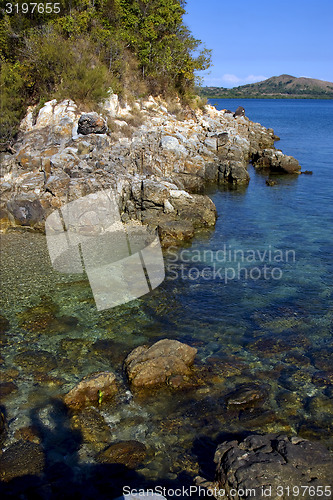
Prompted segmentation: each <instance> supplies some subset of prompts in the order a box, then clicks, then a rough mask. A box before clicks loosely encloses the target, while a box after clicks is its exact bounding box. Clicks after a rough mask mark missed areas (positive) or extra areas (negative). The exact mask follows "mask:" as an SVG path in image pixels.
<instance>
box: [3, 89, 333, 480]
mask: <svg viewBox="0 0 333 500" xmlns="http://www.w3.org/2000/svg"><path fill="white" fill-rule="evenodd" d="M212 103H217V107H218V109H222V108H229V109H231V110H235V109H236V108H237V106H238V105H242V106H244V107H245V110H246V115H247V116H248V117H249V118H250V119H252V120H254V121H258V122H260V123H261V124H263V125H265V126H267V127H271V128H273V129H274V131H275V133H276V134H277V135H279V136H280V137H281V141H280V142H278V143H277V144H276V146H277V147H278V148H281V149H282V150H283V151H284V152H285V153H287V154H291V155H293V156H295V157H296V158H297V159H298V160H299V161H300V164H301V165H302V170H312V171H313V175H312V176H311V175H301V176H298V175H297V176H279V175H277V176H274V179H275V180H277V184H276V185H275V186H270V187H269V186H267V185H266V184H265V180H266V179H267V175H266V174H265V175H264V174H260V173H257V172H255V170H254V169H253V167H251V166H250V167H249V172H250V176H251V181H250V184H249V186H248V187H247V188H245V189H238V190H230V189H221V190H213V191H211V192H209V194H210V196H211V197H212V199H213V201H214V203H215V204H216V207H217V211H218V220H217V224H216V228H215V230H212V231H207V232H203V233H202V234H200V235H198V237H197V238H196V239H195V240H194V241H193V244H192V245H190V246H188V247H186V248H183V249H178V250H175V249H171V250H169V251H168V252H166V255H165V264H166V272H167V276H166V279H165V281H164V283H163V284H162V285H161V286H160V287H159V288H157V289H156V290H154V291H153V292H152V293H151V294H149V295H147V296H145V297H142V298H140V299H138V300H136V301H133V302H132V303H130V304H128V305H124V306H119V307H117V308H114V309H112V310H108V311H104V312H100V313H99V312H97V310H96V308H95V305H94V301H93V297H92V294H91V291H90V288H89V283H88V281H87V280H85V279H84V277H82V276H80V275H75V276H68V275H61V274H58V273H56V272H54V271H53V270H52V268H51V266H50V262H49V258H48V255H47V249H46V243H45V237H44V236H42V235H34V234H31V233H25V234H22V233H19V234H17V233H11V234H7V235H2V236H1V243H2V289H3V290H4V293H3V297H2V303H1V306H2V314H3V315H4V316H5V317H6V318H7V319H8V320H9V321H10V325H11V327H10V330H9V332H7V344H6V345H4V347H3V349H2V356H3V358H4V364H3V365H2V367H3V372H4V373H8V371H9V370H10V369H13V368H15V369H16V368H18V373H17V374H16V376H15V377H14V381H15V384H16V385H17V390H16V391H14V392H12V393H11V394H9V395H8V396H7V397H6V398H5V399H4V400H3V404H5V406H6V409H7V412H8V415H9V418H10V419H12V420H11V426H10V429H11V436H12V439H14V433H15V431H16V430H17V429H19V428H20V427H23V426H26V425H28V424H29V412H30V410H31V408H33V407H34V406H38V407H41V406H43V405H47V402H48V400H49V398H50V397H52V396H57V395H59V394H62V393H64V392H66V391H67V390H68V389H69V388H70V387H72V385H73V383H74V382H77V381H78V380H80V379H81V378H82V377H83V376H84V375H86V374H88V373H91V372H94V371H97V370H104V369H113V370H115V371H116V373H117V375H118V377H119V379H122V378H123V373H122V362H123V360H124V358H125V356H126V355H127V354H128V353H129V352H130V351H131V349H133V347H135V346H137V345H141V344H144V343H152V342H153V341H156V340H158V339H161V338H165V337H168V338H175V339H178V340H180V341H184V342H187V343H189V344H191V345H195V346H196V347H197V349H198V355H197V358H198V361H199V362H201V363H202V367H201V368H202V369H203V372H204V374H205V375H204V380H205V383H204V384H203V385H202V386H201V387H200V388H198V389H195V390H193V391H188V392H178V393H169V392H166V393H163V394H162V393H161V394H160V395H159V394H154V393H153V394H151V395H150V396H148V397H147V398H146V399H145V398H143V399H142V398H137V397H134V398H132V397H131V396H130V395H129V394H126V393H125V392H123V393H122V396H121V397H120V399H119V401H118V402H117V404H115V405H113V406H106V407H105V408H102V410H101V411H103V415H104V417H105V418H106V419H107V421H108V422H109V424H110V426H111V428H112V432H113V438H114V441H117V440H123V439H137V440H139V441H142V442H145V443H146V444H147V446H148V447H149V449H151V450H152V455H151V456H152V457H153V458H150V459H149V460H147V462H146V463H145V464H144V465H143V466H142V467H141V468H140V472H141V473H142V474H143V475H144V476H145V477H146V478H148V479H154V480H156V478H162V479H170V480H175V479H176V478H177V477H178V479H179V474H180V473H181V472H182V471H184V470H185V471H187V472H188V473H189V474H192V476H193V475H195V473H197V472H198V456H197V451H196V448H197V445H196V443H197V442H198V439H200V437H201V436H207V437H209V438H210V439H215V438H216V436H218V435H219V434H220V433H221V432H242V431H250V432H254V431H262V432H267V431H285V432H288V433H300V434H301V435H304V436H306V437H310V438H311V439H320V440H322V441H323V442H325V443H326V444H327V445H328V446H331V447H332V433H331V431H332V429H331V422H332V411H333V400H332V396H333V394H332V393H333V391H332V385H330V384H329V383H326V382H325V383H324V382H322V378H321V379H320V377H326V379H327V378H329V376H331V380H332V368H331V366H332V361H333V359H332V358H333V338H332V332H333V328H332V325H333V308H332V276H333V255H332V228H333V209H332V201H331V200H332V192H333V174H332V169H333V165H332V157H333V155H332V153H333V127H332V111H333V102H332V101H317V100H304V101H303V100H233V99H232V100H230V99H228V100H221V99H214V100H212ZM235 251H236V254H235ZM238 266H240V268H241V269H239V268H238ZM238 274H239V276H238ZM38 304H43V307H44V309H43V312H42V313H41V318H39V319H38V321H36V325H35V324H34V323H33V317H34V315H35V313H36V310H32V311H30V313H29V312H28V313H27V310H28V308H30V307H33V306H36V305H38ZM37 312H38V311H37ZM39 312H40V311H39ZM29 314H30V315H29ZM43 314H44V316H45V314H46V319H45V317H44V316H43ZM50 317H51V319H50ZM52 318H53V319H52ZM73 318H74V319H73ZM29 322H30V323H29ZM71 339H78V340H77V341H75V340H71ZM100 340H107V341H108V342H109V343H104V344H103V343H98V341H100ZM27 349H29V350H31V349H32V350H40V349H42V350H44V351H47V352H49V353H51V354H53V355H54V357H55V359H56V366H55V367H53V368H52V370H50V376H52V377H53V379H52V380H51V379H48V380H45V379H43V378H42V377H40V376H39V377H38V376H36V374H34V373H31V372H29V369H27V368H24V366H23V367H22V365H19V364H18V362H17V358H15V356H16V355H17V354H18V353H21V352H25V351H26V350H27ZM227 363H229V365H230V366H229V365H228V368H225V366H227V365H226V364H227ZM46 369H47V364H46V367H45V370H46ZM316 374H317V375H318V374H319V375H320V377H319V379H318V377H317V379H316ZM7 378H8V377H7ZM318 380H319V381H318ZM124 383H125V382H124ZM244 383H246V384H253V383H255V384H257V386H259V387H260V388H261V389H262V390H263V392H264V393H265V394H266V396H265V402H264V404H263V407H262V408H261V410H262V413H260V414H257V413H254V414H251V412H249V414H247V413H246V412H241V413H240V414H237V415H232V416H230V414H229V413H228V412H227V411H226V409H225V405H224V396H225V395H226V394H228V393H229V392H230V391H231V390H234V389H235V388H236V387H238V386H239V385H240V384H244ZM166 415H167V416H166ZM80 453H81V454H80V460H81V461H82V462H87V461H88V462H89V461H92V460H93V453H91V452H90V451H89V449H87V450H86V449H85V448H84V447H82V449H81V452H80Z"/></svg>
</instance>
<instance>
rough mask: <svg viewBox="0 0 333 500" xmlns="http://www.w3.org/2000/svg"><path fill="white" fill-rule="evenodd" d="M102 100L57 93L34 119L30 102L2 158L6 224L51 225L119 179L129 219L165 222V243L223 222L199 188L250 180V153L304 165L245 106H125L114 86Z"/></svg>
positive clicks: (284, 168)
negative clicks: (67, 206) (72, 204)
mask: <svg viewBox="0 0 333 500" xmlns="http://www.w3.org/2000/svg"><path fill="white" fill-rule="evenodd" d="M103 107H104V109H103V116H102V115H99V114H97V113H84V112H83V111H82V110H81V111H79V109H78V107H77V106H76V105H75V103H74V102H72V101H70V100H66V101H63V102H60V103H57V101H56V100H53V101H50V102H47V103H46V104H45V105H44V107H43V108H42V109H40V111H39V112H38V115H37V117H35V119H34V115H35V111H34V110H33V109H29V111H28V113H27V115H26V117H25V119H24V120H23V121H22V123H21V132H20V134H19V139H18V141H17V142H16V144H15V145H14V150H12V151H11V153H12V154H6V155H3V158H2V160H3V161H2V167H1V175H2V181H3V182H2V186H1V206H0V209H1V228H2V230H3V231H8V230H9V229H10V228H12V227H17V226H24V227H30V228H33V229H36V230H43V229H44V222H45V219H46V217H47V216H48V215H49V214H50V213H51V212H52V211H53V210H55V209H56V208H58V207H60V206H61V205H62V204H64V203H66V202H68V201H72V200H75V199H77V198H79V197H81V196H84V195H87V194H89V193H93V192H96V191H98V190H100V189H107V188H112V189H113V190H114V192H116V193H117V201H118V205H119V209H120V213H121V214H122V219H123V221H124V222H126V221H128V220H130V219H132V220H133V219H134V220H137V221H140V222H142V223H143V224H148V226H150V227H151V228H152V229H156V228H158V230H159V234H160V237H161V239H162V242H163V244H164V245H165V246H166V245H168V244H172V243H173V242H174V241H175V240H187V239H191V237H193V235H194V233H195V231H196V229H199V228H202V227H209V226H214V224H215V220H216V210H215V206H214V204H213V203H212V201H211V200H210V199H209V198H208V197H207V196H205V195H204V194H200V193H202V192H203V188H204V186H205V184H206V183H215V184H217V183H218V184H226V183H227V184H228V183H230V184H235V185H239V184H247V183H248V182H249V180H250V177H249V174H248V172H247V166H248V164H249V162H252V163H253V164H254V165H255V166H256V167H257V168H260V169H266V170H267V171H277V172H282V173H283V172H285V173H289V174H290V173H298V172H299V170H300V166H299V164H298V161H297V160H295V158H293V157H291V156H286V155H284V154H283V153H282V152H281V151H279V150H277V149H275V147H274V142H275V141H276V140H278V137H276V136H275V135H274V132H273V130H272V129H266V128H265V127H263V126H261V125H260V124H258V123H253V122H251V121H250V120H249V119H248V118H246V117H245V112H244V109H243V108H241V107H240V108H239V109H238V110H237V111H236V113H231V112H230V111H228V110H222V111H217V110H216V109H215V108H214V107H212V106H205V108H204V110H203V111H201V110H198V111H195V112H194V111H187V112H184V111H183V110H182V108H181V106H180V105H179V104H177V105H173V110H172V111H173V113H176V114H173V113H172V112H169V111H168V109H167V103H166V102H164V101H163V100H162V99H160V98H155V99H154V98H153V97H149V98H148V99H147V100H141V101H138V102H135V103H134V104H133V105H132V106H128V105H124V107H121V106H120V105H119V101H118V97H117V95H114V94H111V95H110V98H109V99H108V100H107V101H106V102H105V103H104V104H103ZM177 114H178V115H179V114H182V115H183V116H182V119H178V118H177V116H176V115H177ZM107 123H109V127H110V129H111V130H108V126H107Z"/></svg>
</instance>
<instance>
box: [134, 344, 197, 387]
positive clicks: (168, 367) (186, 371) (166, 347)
mask: <svg viewBox="0 0 333 500" xmlns="http://www.w3.org/2000/svg"><path fill="white" fill-rule="evenodd" d="M196 353H197V350H196V349H195V348H194V347H190V346H188V345H186V344H183V343H181V342H178V340H170V339H163V340H159V341H158V342H156V344H153V345H152V346H151V347H148V346H146V345H144V346H139V347H137V348H136V349H134V350H133V351H132V352H131V353H130V354H129V355H128V356H127V358H126V360H125V368H126V372H127V376H128V379H129V381H130V383H131V384H132V385H133V386H135V387H151V386H158V385H161V384H165V383H169V384H170V385H174V384H173V383H172V379H173V377H175V376H188V375H190V373H191V371H190V366H191V365H192V363H193V361H194V358H195V355H196Z"/></svg>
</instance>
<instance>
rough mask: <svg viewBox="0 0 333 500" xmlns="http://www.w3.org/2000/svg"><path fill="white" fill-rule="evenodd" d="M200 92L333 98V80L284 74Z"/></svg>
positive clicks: (224, 95)
mask: <svg viewBox="0 0 333 500" xmlns="http://www.w3.org/2000/svg"><path fill="white" fill-rule="evenodd" d="M199 93H200V95H201V96H203V97H207V98H233V97H238V98H240V97H243V98H270V99H283V98H288V99H333V82H327V81H324V80H318V79H315V78H308V77H304V76H301V77H295V76H292V75H287V74H283V75H280V76H272V77H270V78H267V79H266V80H263V81H261V82H257V83H248V84H246V85H240V86H238V87H233V88H231V89H229V88H225V87H212V86H206V87H202V88H201V89H199Z"/></svg>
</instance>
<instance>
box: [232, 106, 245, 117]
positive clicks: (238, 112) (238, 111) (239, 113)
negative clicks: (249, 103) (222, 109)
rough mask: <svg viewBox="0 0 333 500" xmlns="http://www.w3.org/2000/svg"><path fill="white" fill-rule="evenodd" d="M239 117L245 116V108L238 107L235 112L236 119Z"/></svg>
mask: <svg viewBox="0 0 333 500" xmlns="http://www.w3.org/2000/svg"><path fill="white" fill-rule="evenodd" d="M237 116H245V109H244V108H243V106H238V108H237V109H236V111H235V112H234V117H235V118H237Z"/></svg>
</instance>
